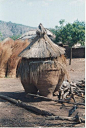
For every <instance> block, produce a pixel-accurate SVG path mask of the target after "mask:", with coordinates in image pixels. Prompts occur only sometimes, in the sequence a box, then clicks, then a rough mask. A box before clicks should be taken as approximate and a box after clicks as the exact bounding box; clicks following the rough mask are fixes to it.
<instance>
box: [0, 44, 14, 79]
mask: <svg viewBox="0 0 86 128" xmlns="http://www.w3.org/2000/svg"><path fill="white" fill-rule="evenodd" d="M11 54H12V49H11V48H10V47H8V45H7V46H6V45H5V46H3V44H1V45H0V77H1V78H3V77H5V74H6V69H7V61H8V59H9V58H10V56H11Z"/></svg>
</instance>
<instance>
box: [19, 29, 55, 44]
mask: <svg viewBox="0 0 86 128" xmlns="http://www.w3.org/2000/svg"><path fill="white" fill-rule="evenodd" d="M36 31H37V29H33V30H29V31H28V32H26V33H24V34H23V35H22V36H21V37H19V38H18V39H19V40H26V39H28V40H29V41H30V42H31V41H32V40H33V39H34V38H35V37H36ZM46 31H47V35H48V37H50V39H52V40H54V39H55V35H54V34H53V33H52V32H51V31H50V30H49V29H47V28H46Z"/></svg>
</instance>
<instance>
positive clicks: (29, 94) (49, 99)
mask: <svg viewBox="0 0 86 128" xmlns="http://www.w3.org/2000/svg"><path fill="white" fill-rule="evenodd" d="M28 96H33V97H38V98H42V99H44V100H48V101H54V102H59V103H68V104H74V105H84V106H85V104H84V103H72V102H68V101H64V100H54V99H51V98H47V97H45V96H39V95H36V94H31V93H28V94H27V96H26V97H27V98H28Z"/></svg>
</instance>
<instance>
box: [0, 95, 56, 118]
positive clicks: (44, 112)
mask: <svg viewBox="0 0 86 128" xmlns="http://www.w3.org/2000/svg"><path fill="white" fill-rule="evenodd" d="M0 98H2V99H4V100H7V101H9V102H11V103H13V104H16V105H17V106H20V107H23V108H25V109H27V110H31V111H33V112H35V113H38V114H40V115H45V116H47V115H48V116H52V115H54V114H53V113H50V112H48V111H45V110H42V109H39V108H37V107H35V106H32V105H30V104H26V103H24V102H22V101H20V100H15V99H13V98H10V97H8V96H4V95H0Z"/></svg>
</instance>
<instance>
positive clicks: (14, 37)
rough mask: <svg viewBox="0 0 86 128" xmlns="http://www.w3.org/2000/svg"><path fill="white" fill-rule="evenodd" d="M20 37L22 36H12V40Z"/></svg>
mask: <svg viewBox="0 0 86 128" xmlns="http://www.w3.org/2000/svg"><path fill="white" fill-rule="evenodd" d="M20 36H21V35H13V36H11V37H10V38H11V39H13V40H16V39H18V38H19V37H20Z"/></svg>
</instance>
